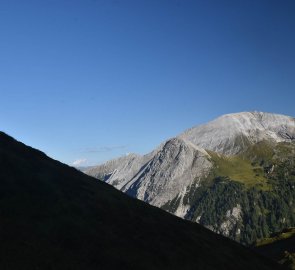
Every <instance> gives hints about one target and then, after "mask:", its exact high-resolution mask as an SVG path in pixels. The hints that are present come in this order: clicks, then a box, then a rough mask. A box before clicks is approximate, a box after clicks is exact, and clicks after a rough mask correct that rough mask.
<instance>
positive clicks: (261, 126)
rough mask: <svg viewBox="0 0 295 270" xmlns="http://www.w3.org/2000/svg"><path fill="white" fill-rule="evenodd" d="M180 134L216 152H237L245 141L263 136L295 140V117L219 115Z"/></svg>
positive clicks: (257, 113)
mask: <svg viewBox="0 0 295 270" xmlns="http://www.w3.org/2000/svg"><path fill="white" fill-rule="evenodd" d="M179 137H180V138H184V139H187V140H188V141H190V142H192V143H193V144H195V145H198V146H199V147H202V148H204V149H207V150H211V151H215V152H217V153H220V154H225V155H233V154H237V153H239V152H240V151H242V150H243V149H245V147H247V146H249V144H255V143H257V142H260V141H263V140H267V141H272V142H276V143H278V142H290V141H294V140H295V118H292V117H289V116H285V115H280V114H272V113H263V112H242V113H233V114H226V115H223V116H221V117H219V118H217V119H215V120H213V121H211V122H209V123H208V124H205V125H200V126H197V127H194V128H191V129H189V130H187V131H185V132H184V133H182V134H181V135H180V136H179Z"/></svg>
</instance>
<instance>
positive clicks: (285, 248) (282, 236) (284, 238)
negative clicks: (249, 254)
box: [255, 228, 295, 270]
mask: <svg viewBox="0 0 295 270" xmlns="http://www.w3.org/2000/svg"><path fill="white" fill-rule="evenodd" d="M255 249H256V250H257V251H258V252H259V253H261V254H263V255H265V256H267V257H269V258H272V259H275V260H276V261H278V262H280V263H281V264H283V265H284V266H286V267H288V269H292V270H294V269H295V228H287V229H284V230H283V231H282V232H279V233H275V234H273V235H271V237H269V238H265V239H260V240H259V241H258V242H257V243H256V248H255Z"/></svg>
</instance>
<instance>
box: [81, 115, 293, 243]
mask: <svg viewBox="0 0 295 270" xmlns="http://www.w3.org/2000/svg"><path fill="white" fill-rule="evenodd" d="M294 172H295V119H294V118H292V117H289V116H284V115H278V114H271V113H261V112H243V113H236V114H228V115H224V116H221V117H219V118H217V119H215V120H213V121H211V122H209V123H207V124H204V125H200V126H197V127H194V128H191V129H189V130H187V131H185V132H183V133H182V134H180V135H178V136H177V137H175V138H172V139H169V140H167V141H166V142H163V143H162V144H161V145H160V146H159V147H157V148H156V149H155V150H154V151H152V152H151V153H149V154H147V155H143V156H139V155H135V154H134V155H132V156H130V157H128V156H126V157H122V158H119V159H116V160H112V161H109V162H107V163H105V164H102V165H99V166H95V167H92V168H91V169H90V170H88V171H86V173H87V174H89V175H91V176H94V177H96V178H98V179H101V180H103V181H105V182H107V183H109V184H111V185H113V186H115V187H116V188H117V189H119V190H121V191H123V192H125V193H127V194H128V195H130V196H132V197H136V198H138V199H141V200H143V201H145V202H147V203H149V204H152V205H154V206H157V207H160V208H162V209H164V210H166V211H168V212H170V213H173V214H175V215H177V216H179V217H182V218H185V219H188V220H191V221H195V222H198V223H200V224H202V225H204V226H206V227H207V228H210V229H211V230H213V231H215V232H218V233H221V234H223V235H225V236H228V237H230V238H232V239H234V240H236V241H240V242H241V243H243V244H250V243H252V242H254V241H255V240H256V239H257V238H262V237H267V236H268V235H269V234H270V233H272V232H275V231H279V230H281V229H283V228H285V227H288V226H294V225H295V213H294V206H293V205H294V204H293V203H294V202H295V191H294V186H295V182H294V181H295V177H294V176H295V174H294Z"/></svg>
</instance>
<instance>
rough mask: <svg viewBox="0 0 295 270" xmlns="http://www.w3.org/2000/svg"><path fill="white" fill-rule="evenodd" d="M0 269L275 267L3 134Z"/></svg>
mask: <svg viewBox="0 0 295 270" xmlns="http://www.w3.org/2000/svg"><path fill="white" fill-rule="evenodd" d="M0 182H1V185H0V220H1V223H0V254H1V257H0V268H1V269H30V270H32V269H63V270H64V269H71V270H74V269H249V268H251V267H252V268H255V269H276V268H277V267H278V266H277V265H276V264H274V263H272V262H270V261H268V260H266V259H264V258H263V257H260V256H258V255H256V254H254V253H253V252H252V251H250V250H248V249H246V248H244V247H242V246H240V245H239V244H237V243H234V242H232V241H230V240H228V239H226V238H224V237H222V236H219V235H216V234H214V233H212V232H210V231H209V230H207V229H205V228H203V227H201V226H199V225H198V224H194V223H191V222H187V221H184V220H181V219H179V218H177V217H174V216H172V215H170V214H168V213H166V212H164V211H162V210H160V209H157V208H155V207H152V206H148V205H147V204H145V203H143V202H141V201H138V200H135V199H132V198H129V197H127V196H126V195H124V194H122V193H121V192H119V191H117V190H115V189H114V188H112V187H110V186H108V185H107V184H105V183H103V182H99V181H96V180H95V179H93V178H91V177H88V176H86V175H84V174H82V173H81V172H79V171H77V170H75V169H74V168H71V167H68V166H66V165H63V164H61V163H59V162H57V161H54V160H52V159H50V158H48V157H47V156H46V155H44V154H43V153H41V152H39V151H37V150H34V149H32V148H29V147H27V146H25V145H23V144H21V143H19V142H17V141H15V140H13V139H12V138H10V137H8V136H7V135H5V134H3V133H0Z"/></svg>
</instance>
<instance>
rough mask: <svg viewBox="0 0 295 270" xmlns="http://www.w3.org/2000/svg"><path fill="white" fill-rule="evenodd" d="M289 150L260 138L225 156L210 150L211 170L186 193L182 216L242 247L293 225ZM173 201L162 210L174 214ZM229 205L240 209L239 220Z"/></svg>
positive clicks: (294, 178) (294, 188) (294, 192)
mask: <svg viewBox="0 0 295 270" xmlns="http://www.w3.org/2000/svg"><path fill="white" fill-rule="evenodd" d="M294 149H295V145H294V143H289V144H287V143H279V144H277V145H272V144H270V143H266V142H261V143H259V144H256V145H254V146H251V147H250V148H248V149H247V151H246V152H243V153H241V154H240V155H238V156H235V157H230V158H226V157H222V156H220V155H217V154H216V153H212V152H210V155H211V158H212V160H213V162H214V164H215V168H214V170H213V171H212V172H211V174H210V175H209V176H208V177H207V179H203V180H202V181H201V182H200V183H199V187H198V188H195V186H194V185H193V186H192V188H191V189H190V190H189V191H188V192H187V194H186V195H185V197H184V199H183V203H184V204H185V205H190V208H189V211H188V213H187V215H186V216H185V218H186V219H188V220H192V221H197V222H198V223H200V224H202V225H204V226H206V227H208V228H210V229H212V230H213V231H216V232H219V233H222V234H224V235H226V236H229V237H230V238H232V239H234V240H236V241H239V242H240V243H243V244H245V245H251V244H252V243H253V242H256V240H257V239H260V238H266V237H269V236H270V235H271V234H272V233H273V232H276V231H281V230H282V229H284V228H286V227H292V226H295V207H294V205H295V154H294V153H295V151H294ZM196 182H198V180H197V179H196ZM172 202H173V203H172ZM172 202H169V203H167V204H166V205H165V206H164V209H165V210H167V211H169V212H171V213H174V211H175V209H177V207H178V204H179V200H176V199H175V200H173V201H172ZM233 209H236V210H237V209H241V214H240V215H238V218H235V217H234V216H233V215H232V214H233V213H232V211H233Z"/></svg>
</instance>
